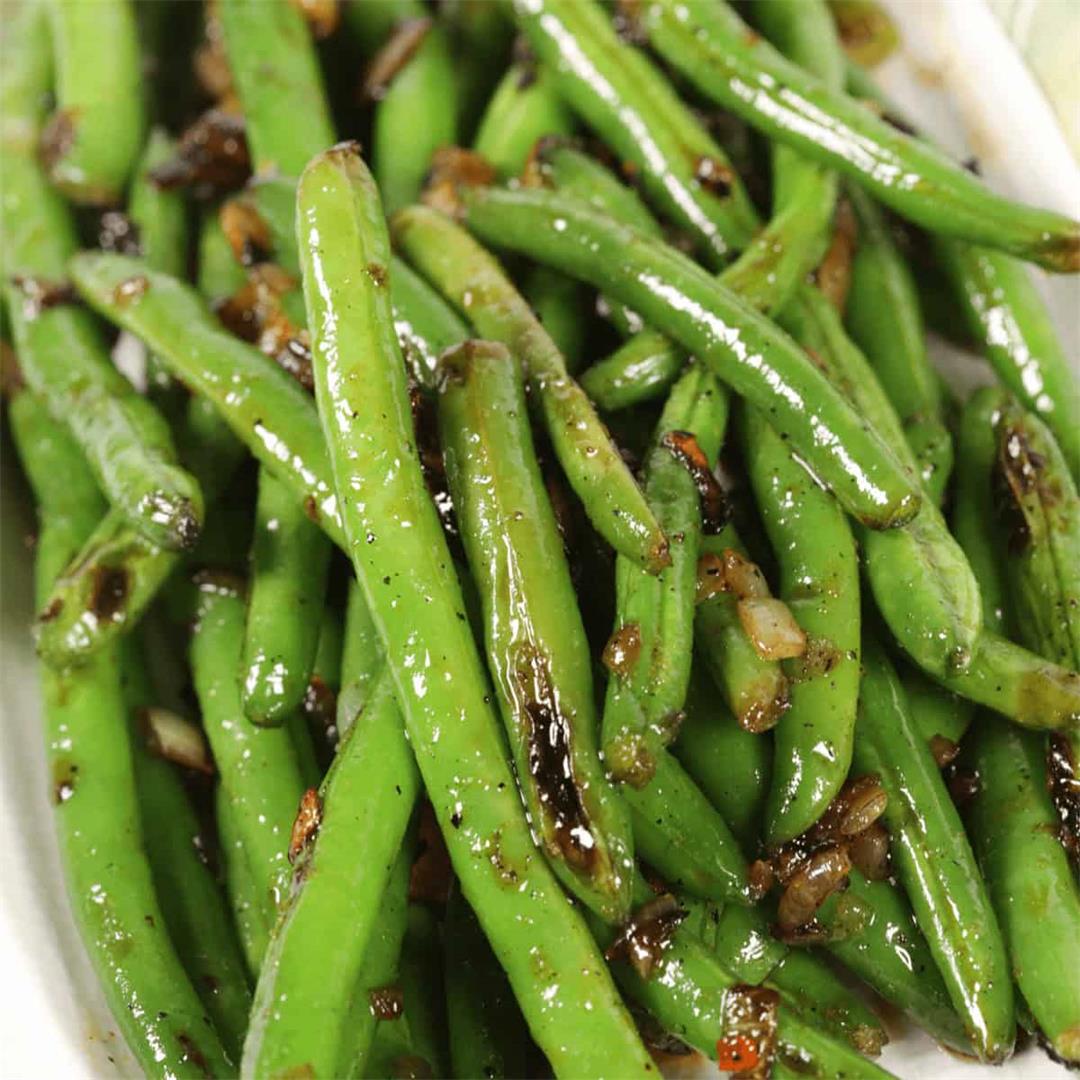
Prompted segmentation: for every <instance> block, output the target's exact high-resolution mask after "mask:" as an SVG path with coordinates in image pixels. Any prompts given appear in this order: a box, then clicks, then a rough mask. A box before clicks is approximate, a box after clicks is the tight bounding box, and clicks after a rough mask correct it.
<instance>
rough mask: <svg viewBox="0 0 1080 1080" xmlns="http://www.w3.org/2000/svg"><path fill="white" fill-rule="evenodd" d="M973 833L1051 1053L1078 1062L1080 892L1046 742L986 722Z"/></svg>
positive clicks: (981, 728) (982, 721) (977, 740)
mask: <svg viewBox="0 0 1080 1080" xmlns="http://www.w3.org/2000/svg"><path fill="white" fill-rule="evenodd" d="M970 755H971V756H970V761H971V764H972V766H973V767H974V768H975V769H976V770H977V773H978V777H979V790H978V793H977V795H976V796H975V800H974V803H973V806H972V810H971V817H970V822H971V831H972V840H973V843H974V846H975V852H976V854H977V855H978V858H979V867H980V869H981V870H982V873H983V877H984V879H985V880H986V886H987V889H988V891H989V893H990V899H991V900H992V901H993V904H994V910H995V911H996V912H997V916H998V920H999V921H1000V923H1001V929H1002V933H1003V934H1004V937H1005V942H1006V945H1007V946H1008V949H1009V959H1010V961H1011V964H1012V974H1013V976H1014V978H1015V979H1016V983H1017V986H1018V988H1019V990H1020V992H1021V993H1022V994H1023V995H1024V1000H1025V1001H1026V1002H1027V1004H1028V1005H1029V1006H1030V1008H1031V1012H1032V1014H1033V1016H1034V1017H1035V1020H1036V1022H1037V1023H1038V1026H1039V1029H1040V1030H1041V1032H1042V1034H1043V1035H1044V1036H1045V1038H1046V1040H1047V1042H1048V1043H1049V1044H1050V1048H1051V1049H1052V1051H1053V1052H1054V1053H1055V1054H1056V1055H1057V1056H1058V1057H1059V1058H1062V1059H1064V1060H1065V1061H1066V1062H1075V1061H1080V888H1078V887H1077V883H1076V879H1075V878H1074V877H1073V874H1072V870H1071V868H1070V866H1069V859H1068V856H1067V855H1066V854H1065V849H1064V848H1063V847H1062V845H1061V843H1060V842H1059V841H1058V838H1057V835H1056V833H1057V828H1058V820H1057V815H1056V813H1055V812H1054V807H1053V804H1052V803H1051V801H1050V796H1049V794H1048V793H1047V790H1046V761H1045V755H1044V753H1043V748H1042V745H1041V740H1039V739H1038V738H1036V737H1035V736H1034V735H1031V734H1028V733H1027V732H1022V731H1017V730H1016V729H1015V728H1013V727H1010V726H1009V725H1008V724H1006V723H1005V722H1004V721H1001V720H998V719H996V718H993V717H989V716H983V717H980V718H979V723H978V725H977V727H976V729H975V732H974V734H973V739H972V743H971V746H970Z"/></svg>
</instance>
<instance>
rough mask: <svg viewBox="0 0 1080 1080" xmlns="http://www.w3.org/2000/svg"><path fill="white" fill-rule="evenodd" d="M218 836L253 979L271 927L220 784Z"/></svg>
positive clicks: (217, 794) (216, 797) (227, 887)
mask: <svg viewBox="0 0 1080 1080" xmlns="http://www.w3.org/2000/svg"><path fill="white" fill-rule="evenodd" d="M214 810H215V815H216V818H217V826H218V838H219V842H220V844H221V861H222V870H223V871H224V878H225V894H226V896H227V897H228V900H229V907H230V908H231V909H232V915H233V922H234V923H235V925H236V935H237V937H238V938H239V939H240V947H241V949H242V950H243V952H244V960H245V962H246V964H247V970H248V973H249V974H250V975H251V976H252V979H253V980H254V979H256V978H258V975H259V967H260V965H261V964H262V959H263V957H264V956H265V955H266V950H267V949H268V948H269V946H270V927H269V926H268V925H267V922H266V914H265V911H266V909H265V905H264V904H263V897H262V892H261V891H260V889H259V887H258V885H257V884H256V883H255V878H254V876H253V875H252V873H251V867H250V866H249V865H248V861H247V855H246V854H245V853H244V841H243V839H242V837H241V836H240V832H239V829H238V828H237V823H236V811H235V810H234V809H233V807H232V805H231V804H230V803H229V799H228V796H227V794H226V793H225V789H224V788H223V787H222V786H221V785H220V784H219V785H218V788H217V791H216V792H215V793H214Z"/></svg>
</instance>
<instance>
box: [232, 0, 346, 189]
mask: <svg viewBox="0 0 1080 1080" xmlns="http://www.w3.org/2000/svg"><path fill="white" fill-rule="evenodd" d="M217 16H218V20H219V22H220V24H221V32H222V36H223V40H224V44H225V51H226V53H227V54H228V58H229V69H230V71H231V72H232V79H233V86H234V88H235V91H236V94H237V96H238V97H239V99H240V103H241V105H242V106H243V110H244V119H245V130H246V134H247V139H248V143H249V144H250V147H251V157H252V163H253V165H254V167H255V171H256V172H273V171H274V170H277V171H278V172H282V173H285V174H286V175H291V176H296V175H297V174H298V173H299V172H300V170H301V169H302V168H303V167H304V166H305V165H306V164H307V162H308V159H309V158H310V157H312V155H314V154H317V153H318V152H319V151H320V150H325V149H326V147H328V146H330V145H332V144H333V143H334V142H335V141H336V139H335V136H334V127H333V124H332V122H331V120H330V109H329V105H328V104H327V101H326V92H325V90H324V89H323V84H322V76H321V74H320V73H319V66H318V59H317V57H316V55H315V47H314V45H313V44H312V41H311V34H310V32H309V31H308V27H307V24H306V23H305V21H304V17H303V15H302V14H301V13H300V10H299V9H298V8H297V7H296V6H295V5H293V4H264V3H261V2H260V0H225V2H224V3H222V4H221V6H220V8H219V9H218V13H217Z"/></svg>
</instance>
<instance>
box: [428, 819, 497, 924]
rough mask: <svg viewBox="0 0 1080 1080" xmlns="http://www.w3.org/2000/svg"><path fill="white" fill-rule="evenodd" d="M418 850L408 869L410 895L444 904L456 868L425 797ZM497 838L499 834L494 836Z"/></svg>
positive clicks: (430, 902) (429, 901) (429, 902)
mask: <svg viewBox="0 0 1080 1080" xmlns="http://www.w3.org/2000/svg"><path fill="white" fill-rule="evenodd" d="M417 831H418V836H417V854H416V859H415V860H414V861H413V864H412V869H411V870H410V872H409V899H410V900H414V901H415V900H419V901H421V902H423V903H427V904H436V905H441V904H445V903H446V898H447V897H448V896H449V895H450V883H451V882H452V880H453V870H452V869H451V867H450V856H449V854H448V853H447V851H446V843H445V842H444V840H443V836H442V832H441V831H440V829H439V824H438V822H437V821H436V820H435V811H434V810H433V809H432V806H431V803H429V802H428V801H427V800H426V799H425V800H424V801H423V802H422V803H421V804H420V817H419V828H418V830H417ZM495 842H496V843H497V842H498V836H497V835H496V837H495Z"/></svg>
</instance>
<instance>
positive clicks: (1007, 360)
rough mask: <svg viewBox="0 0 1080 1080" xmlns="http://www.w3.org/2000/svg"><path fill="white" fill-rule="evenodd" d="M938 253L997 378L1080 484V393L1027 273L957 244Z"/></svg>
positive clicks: (944, 243) (939, 245)
mask: <svg viewBox="0 0 1080 1080" xmlns="http://www.w3.org/2000/svg"><path fill="white" fill-rule="evenodd" d="M934 252H935V255H936V257H937V260H938V263H939V264H940V265H941V266H942V267H943V268H944V270H945V272H946V274H947V275H948V278H949V280H950V282H951V283H952V286H953V291H954V293H955V297H956V301H957V302H958V303H959V306H960V310H961V314H962V316H963V318H964V321H965V322H966V323H967V325H968V327H969V329H970V331H971V333H972V335H973V336H974V338H975V341H976V342H977V343H978V345H979V347H980V348H981V349H982V351H983V352H984V353H985V355H986V358H987V360H988V361H989V362H990V365H991V367H993V369H994V373H995V374H996V375H997V377H998V378H999V379H1000V380H1001V381H1002V382H1003V383H1004V384H1005V385H1006V386H1007V387H1008V388H1009V389H1010V390H1011V391H1012V392H1013V393H1014V394H1015V395H1016V396H1017V398H1018V399H1019V400H1020V401H1022V402H1023V403H1024V405H1025V406H1026V407H1027V408H1028V409H1030V410H1031V411H1032V412H1034V413H1035V414H1036V415H1037V416H1038V417H1039V418H1040V419H1041V420H1042V421H1043V423H1045V424H1046V425H1047V427H1049V428H1050V430H1051V431H1052V432H1053V433H1054V435H1055V437H1056V438H1057V440H1058V442H1059V443H1060V444H1061V449H1062V452H1063V453H1064V455H1065V460H1066V462H1067V463H1068V468H1069V471H1070V472H1071V473H1072V475H1073V477H1074V478H1075V479H1077V481H1078V482H1080V388H1078V386H1077V377H1076V372H1075V369H1073V368H1072V367H1071V366H1070V362H1069V357H1068V356H1067V355H1066V353H1065V350H1064V348H1063V347H1062V345H1061V342H1060V340H1059V339H1058V336H1057V333H1056V332H1055V330H1054V324H1053V321H1052V319H1051V317H1050V312H1049V311H1048V310H1047V308H1046V305H1045V303H1044V302H1043V299H1042V297H1041V296H1040V295H1039V291H1038V289H1037V288H1036V286H1035V283H1034V281H1032V279H1031V275H1030V273H1029V271H1028V270H1027V268H1026V267H1024V266H1022V265H1021V264H1020V263H1019V262H1017V261H1016V260H1015V259H1010V258H1009V257H1008V256H1007V255H1002V254H1000V253H999V252H996V251H988V250H986V249H984V248H978V247H972V246H970V245H967V244H960V243H956V242H955V241H948V240H935V243H934Z"/></svg>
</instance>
